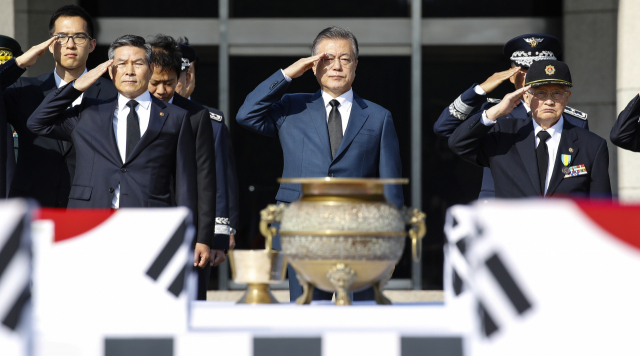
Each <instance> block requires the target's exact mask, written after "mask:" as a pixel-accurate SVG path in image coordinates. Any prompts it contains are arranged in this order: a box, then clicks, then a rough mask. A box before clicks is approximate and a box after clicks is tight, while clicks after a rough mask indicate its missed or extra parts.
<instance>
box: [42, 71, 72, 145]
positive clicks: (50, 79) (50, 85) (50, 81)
mask: <svg viewBox="0 0 640 356" xmlns="http://www.w3.org/2000/svg"><path fill="white" fill-rule="evenodd" d="M42 78H43V81H42V83H41V84H40V89H41V90H42V100H44V98H45V97H46V96H47V95H49V94H51V92H52V91H54V90H56V89H58V87H57V86H56V80H55V78H54V76H53V72H50V73H49V74H48V75H43V76H42ZM56 141H57V142H58V149H59V150H60V153H62V155H63V156H65V155H66V151H67V150H66V147H65V143H64V141H61V140H56ZM67 146H72V145H71V143H69V144H68V145H67Z"/></svg>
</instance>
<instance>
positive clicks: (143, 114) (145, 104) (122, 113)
mask: <svg viewBox="0 0 640 356" xmlns="http://www.w3.org/2000/svg"><path fill="white" fill-rule="evenodd" d="M129 100H131V99H129V98H127V97H124V96H123V95H122V94H118V106H116V110H115V112H114V115H113V132H114V133H115V135H116V142H117V143H118V151H120V157H121V158H122V162H123V163H124V162H125V161H126V157H127V116H128V115H129V110H130V109H129V107H128V106H127V103H128V102H129ZM133 100H135V101H137V102H138V105H137V106H136V109H135V110H136V114H138V121H139V123H140V137H142V136H143V135H144V133H145V132H146V131H147V127H149V118H150V116H151V94H150V93H149V91H145V92H144V93H143V94H142V95H140V96H139V97H137V98H135V99H133ZM111 207H112V208H113V209H118V208H119V207H120V184H118V187H117V188H116V190H115V192H114V193H113V200H112V201H111Z"/></svg>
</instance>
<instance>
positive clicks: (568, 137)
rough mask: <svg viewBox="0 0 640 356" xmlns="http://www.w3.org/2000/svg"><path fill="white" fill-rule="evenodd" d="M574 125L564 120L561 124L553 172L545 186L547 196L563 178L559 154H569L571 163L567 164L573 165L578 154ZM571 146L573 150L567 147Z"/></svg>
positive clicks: (562, 165)
mask: <svg viewBox="0 0 640 356" xmlns="http://www.w3.org/2000/svg"><path fill="white" fill-rule="evenodd" d="M574 127H575V126H573V125H572V124H571V123H569V122H567V120H564V124H563V126H562V136H560V144H559V145H558V152H557V153H556V158H555V160H556V161H555V162H556V163H555V164H554V166H553V173H552V174H551V180H550V181H549V187H548V188H547V196H551V195H552V194H553V192H554V191H555V190H556V188H558V185H560V182H562V180H563V179H564V173H562V167H564V164H563V163H562V160H561V159H560V157H561V155H563V154H565V155H571V163H569V166H572V165H574V164H573V163H574V162H573V160H574V158H575V157H577V156H578V145H577V144H575V141H577V140H578V135H576V132H575V131H574V130H573V128H574ZM570 148H572V149H573V150H572V151H573V152H569V149H570Z"/></svg>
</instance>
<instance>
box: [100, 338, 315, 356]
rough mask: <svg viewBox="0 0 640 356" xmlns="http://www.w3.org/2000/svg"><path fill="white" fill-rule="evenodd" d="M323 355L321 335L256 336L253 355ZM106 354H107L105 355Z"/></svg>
mask: <svg viewBox="0 0 640 356" xmlns="http://www.w3.org/2000/svg"><path fill="white" fill-rule="evenodd" d="M276 355H277V356H321V355H322V341H321V339H320V338H319V337H311V338H305V337H292V338H276V337H273V338H271V337H264V338H260V337H256V338H254V339H253V356H276ZM105 356H106V355H105Z"/></svg>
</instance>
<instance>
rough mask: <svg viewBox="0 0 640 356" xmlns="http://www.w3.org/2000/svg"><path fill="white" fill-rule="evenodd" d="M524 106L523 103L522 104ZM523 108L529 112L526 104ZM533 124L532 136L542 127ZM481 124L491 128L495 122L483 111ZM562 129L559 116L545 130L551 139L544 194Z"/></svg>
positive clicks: (553, 164)
mask: <svg viewBox="0 0 640 356" xmlns="http://www.w3.org/2000/svg"><path fill="white" fill-rule="evenodd" d="M523 104H524V102H523ZM524 107H525V108H526V109H527V111H531V109H529V107H528V106H527V104H524ZM531 122H533V129H534V133H533V134H534V135H538V132H540V131H542V127H540V125H538V123H537V122H536V120H531ZM482 124H483V125H485V126H492V125H495V124H496V121H491V120H489V118H488V117H487V111H486V110H485V111H484V112H483V113H482ZM563 127H564V116H560V120H558V122H556V124H555V125H553V126H551V127H550V128H548V129H547V132H548V133H549V135H551V138H549V139H548V140H547V149H548V151H549V165H548V166H547V180H546V181H545V182H544V192H545V194H546V192H547V188H549V182H550V181H551V175H552V174H553V168H554V167H555V165H556V155H557V154H558V146H559V145H560V138H562V128H563ZM535 140H536V147H534V148H538V144H539V143H540V139H539V138H538V137H537V136H536V137H535Z"/></svg>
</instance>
